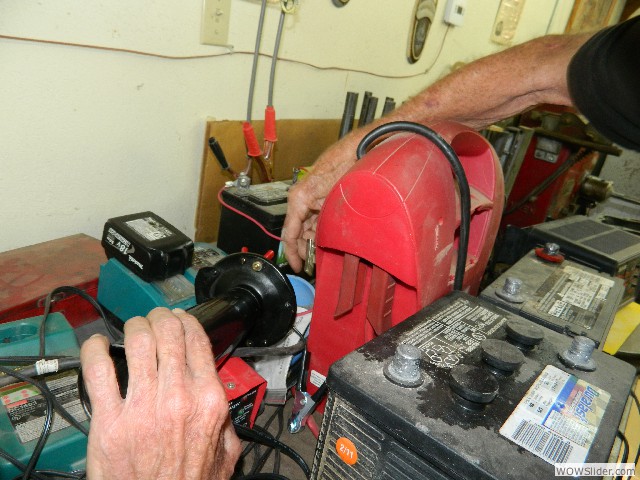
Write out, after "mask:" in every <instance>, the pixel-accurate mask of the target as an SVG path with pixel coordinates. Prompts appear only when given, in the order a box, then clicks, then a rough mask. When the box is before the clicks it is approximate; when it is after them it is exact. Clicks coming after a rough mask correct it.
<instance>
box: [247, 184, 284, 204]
mask: <svg viewBox="0 0 640 480" xmlns="http://www.w3.org/2000/svg"><path fill="white" fill-rule="evenodd" d="M288 189H289V185H288V184H286V183H284V182H273V183H261V184H259V185H251V194H250V195H249V198H251V199H252V200H254V201H255V202H257V203H259V204H261V205H271V204H273V203H284V202H286V201H287V190H288Z"/></svg>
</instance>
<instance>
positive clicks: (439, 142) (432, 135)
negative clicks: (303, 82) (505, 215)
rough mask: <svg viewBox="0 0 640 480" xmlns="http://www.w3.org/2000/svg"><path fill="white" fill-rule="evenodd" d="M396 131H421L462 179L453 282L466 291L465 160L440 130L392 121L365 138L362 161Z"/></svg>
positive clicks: (468, 206)
mask: <svg viewBox="0 0 640 480" xmlns="http://www.w3.org/2000/svg"><path fill="white" fill-rule="evenodd" d="M396 132H411V133H415V134H418V135H420V136H422V137H424V138H426V139H427V140H429V141H431V142H432V143H433V144H434V145H435V146H436V147H438V149H439V150H440V151H441V152H442V154H443V155H444V156H445V158H446V159H447V160H448V161H449V163H450V164H451V169H452V170H453V173H454V174H455V176H456V178H457V179H458V187H459V189H460V244H459V247H458V259H457V261H456V274H455V278H454V281H453V288H454V290H462V285H463V281H464V271H465V268H466V266H467V250H468V248H469V229H470V227H471V192H470V191H469V182H468V181H467V176H466V175H465V173H464V168H462V163H460V159H459V158H458V155H457V154H456V152H455V151H454V150H453V148H452V147H451V145H449V144H448V143H447V142H446V141H445V140H444V138H442V137H441V136H440V135H439V134H438V133H437V132H435V131H434V130H431V129H430V128H429V127H425V126H424V125H421V124H419V123H413V122H391V123H386V124H384V125H381V126H379V127H377V128H374V129H373V130H371V132H369V133H368V134H367V135H365V137H364V138H363V139H362V141H361V142H360V144H359V145H358V149H357V150H356V155H357V157H358V160H360V159H361V158H362V157H363V156H364V155H365V153H366V152H367V148H369V146H370V145H371V144H372V143H373V142H375V141H376V140H377V139H378V138H380V137H382V136H384V135H388V134H390V133H396Z"/></svg>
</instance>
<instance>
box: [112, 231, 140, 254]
mask: <svg viewBox="0 0 640 480" xmlns="http://www.w3.org/2000/svg"><path fill="white" fill-rule="evenodd" d="M106 240H107V242H109V244H110V245H113V246H114V247H115V248H116V249H117V250H118V251H119V252H121V253H133V250H132V248H131V242H130V241H129V240H127V239H126V238H124V237H123V236H122V235H120V234H119V233H118V232H116V231H115V230H114V229H113V228H111V227H110V228H109V230H107V238H106Z"/></svg>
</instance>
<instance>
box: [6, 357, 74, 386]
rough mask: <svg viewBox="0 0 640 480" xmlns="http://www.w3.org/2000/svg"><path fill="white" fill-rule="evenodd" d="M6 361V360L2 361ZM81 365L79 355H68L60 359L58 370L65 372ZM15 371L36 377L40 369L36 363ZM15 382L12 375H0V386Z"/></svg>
mask: <svg viewBox="0 0 640 480" xmlns="http://www.w3.org/2000/svg"><path fill="white" fill-rule="evenodd" d="M0 363H5V362H0ZM78 367H80V359H79V358H78V357H66V358H61V359H59V360H58V370H57V371H58V372H63V371H65V370H72V369H74V368H78ZM12 371H14V372H18V373H20V374H22V375H25V376H27V377H35V376H37V375H38V371H37V369H36V367H35V365H29V366H27V367H22V368H17V369H15V370H12ZM12 383H15V380H12V379H11V376H7V375H5V376H2V377H0V387H6V386H7V385H11V384H12Z"/></svg>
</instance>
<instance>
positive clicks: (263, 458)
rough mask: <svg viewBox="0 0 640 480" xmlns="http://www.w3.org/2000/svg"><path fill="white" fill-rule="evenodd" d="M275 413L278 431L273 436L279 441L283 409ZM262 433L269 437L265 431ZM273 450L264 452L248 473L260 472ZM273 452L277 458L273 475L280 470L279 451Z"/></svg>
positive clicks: (282, 429) (281, 430)
mask: <svg viewBox="0 0 640 480" xmlns="http://www.w3.org/2000/svg"><path fill="white" fill-rule="evenodd" d="M276 413H277V417H278V431H277V432H276V434H275V435H274V438H275V439H276V440H280V436H281V435H282V432H283V431H284V408H283V407H280V408H278V409H277V410H276ZM260 430H261V429H260ZM264 433H266V434H268V435H271V434H270V433H269V432H268V431H266V430H264ZM273 450H274V449H272V448H270V449H268V450H267V451H266V452H264V453H263V454H262V456H261V457H260V458H259V459H258V461H257V462H256V465H254V467H253V469H252V470H251V472H250V473H258V472H260V471H261V470H262V468H263V467H264V465H265V463H267V460H268V459H269V457H270V456H271V452H273ZM275 452H276V456H277V461H274V473H277V472H278V470H279V468H280V455H279V453H280V450H277V449H276V450H275Z"/></svg>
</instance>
